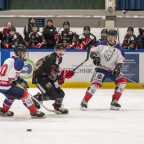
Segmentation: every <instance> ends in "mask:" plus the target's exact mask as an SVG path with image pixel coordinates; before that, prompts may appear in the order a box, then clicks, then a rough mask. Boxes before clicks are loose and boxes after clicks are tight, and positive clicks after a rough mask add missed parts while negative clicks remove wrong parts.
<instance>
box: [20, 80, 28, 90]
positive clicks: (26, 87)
mask: <svg viewBox="0 0 144 144" xmlns="http://www.w3.org/2000/svg"><path fill="white" fill-rule="evenodd" d="M18 83H19V84H20V85H21V86H22V87H23V88H24V89H25V90H27V89H28V88H29V85H28V83H27V81H25V80H24V79H23V78H18Z"/></svg>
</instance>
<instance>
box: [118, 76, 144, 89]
mask: <svg viewBox="0 0 144 144" xmlns="http://www.w3.org/2000/svg"><path fill="white" fill-rule="evenodd" d="M120 75H121V76H123V77H124V78H125V79H127V80H129V81H130V82H133V83H135V84H137V85H138V86H140V87H142V88H144V86H143V85H142V84H140V83H138V82H136V81H134V80H131V79H129V78H127V77H125V76H124V75H122V74H120Z"/></svg>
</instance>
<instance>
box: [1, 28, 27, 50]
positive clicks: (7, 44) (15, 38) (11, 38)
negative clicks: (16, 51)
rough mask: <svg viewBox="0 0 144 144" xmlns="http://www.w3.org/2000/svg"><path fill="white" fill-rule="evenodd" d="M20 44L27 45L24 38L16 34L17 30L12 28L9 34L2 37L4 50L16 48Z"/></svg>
mask: <svg viewBox="0 0 144 144" xmlns="http://www.w3.org/2000/svg"><path fill="white" fill-rule="evenodd" d="M18 44H23V45H25V42H24V40H23V38H22V36H21V35H20V34H19V33H17V32H16V28H15V27H11V28H10V29H9V31H8V34H5V35H3V37H2V48H5V49H9V48H14V47H15V46H16V45H18Z"/></svg>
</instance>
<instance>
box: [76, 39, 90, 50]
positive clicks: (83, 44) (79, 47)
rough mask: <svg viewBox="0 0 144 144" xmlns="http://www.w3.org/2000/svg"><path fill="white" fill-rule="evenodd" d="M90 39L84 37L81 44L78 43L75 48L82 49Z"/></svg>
mask: <svg viewBox="0 0 144 144" xmlns="http://www.w3.org/2000/svg"><path fill="white" fill-rule="evenodd" d="M91 41H92V40H91V39H90V38H85V39H84V40H83V41H82V43H81V44H78V45H77V46H76V49H79V50H83V49H84V48H85V46H87V45H88V44H90V43H91Z"/></svg>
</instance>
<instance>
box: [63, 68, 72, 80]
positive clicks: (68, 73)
mask: <svg viewBox="0 0 144 144" xmlns="http://www.w3.org/2000/svg"><path fill="white" fill-rule="evenodd" d="M74 74H75V73H74V72H73V71H71V70H62V71H61V78H62V79H65V78H67V79H69V78H71V77H72V76H73V75H74Z"/></svg>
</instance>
